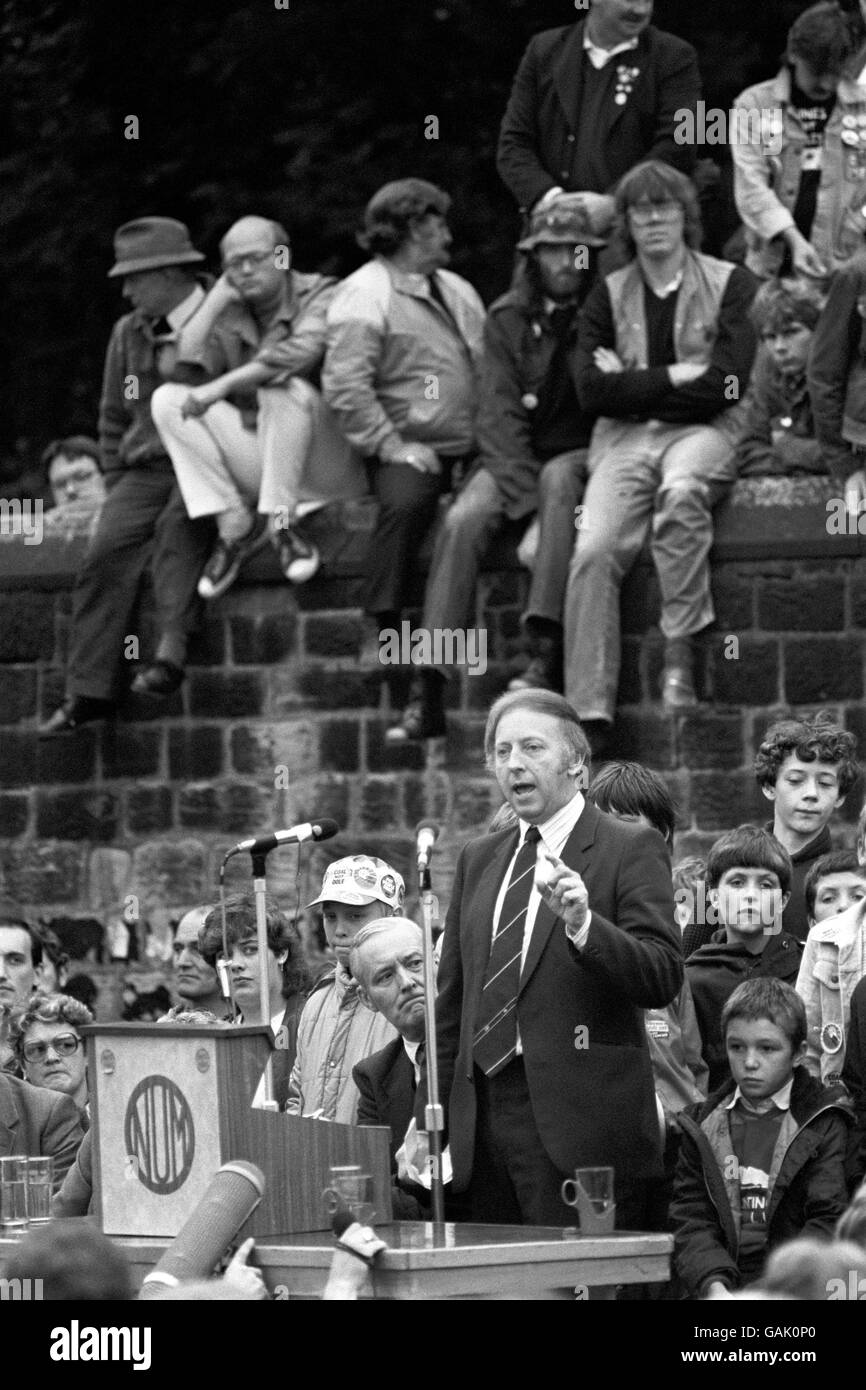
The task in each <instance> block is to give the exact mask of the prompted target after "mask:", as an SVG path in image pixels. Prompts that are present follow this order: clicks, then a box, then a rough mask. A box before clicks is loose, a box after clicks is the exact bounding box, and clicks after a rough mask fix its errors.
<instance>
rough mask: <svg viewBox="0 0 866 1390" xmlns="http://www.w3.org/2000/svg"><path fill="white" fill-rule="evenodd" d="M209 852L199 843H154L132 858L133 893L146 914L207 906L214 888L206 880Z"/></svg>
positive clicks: (145, 845)
mask: <svg viewBox="0 0 866 1390" xmlns="http://www.w3.org/2000/svg"><path fill="white" fill-rule="evenodd" d="M207 857H208V856H207V852H206V850H205V847H204V845H203V844H202V843H201V841H199V840H193V839H183V840H151V841H148V842H147V843H146V844H143V845H139V846H138V848H137V849H136V850H135V851H134V853H133V858H132V883H133V891H134V892H136V893H137V894H138V896H139V899H140V901H141V905H142V911H145V910H146V908H147V907H149V906H156V905H162V906H167V907H171V906H173V905H175V904H177V903H196V902H207V901H208V900H209V895H210V894H211V893H212V892H213V885H212V883H211V882H210V880H207V879H206V878H205V869H206V866H207Z"/></svg>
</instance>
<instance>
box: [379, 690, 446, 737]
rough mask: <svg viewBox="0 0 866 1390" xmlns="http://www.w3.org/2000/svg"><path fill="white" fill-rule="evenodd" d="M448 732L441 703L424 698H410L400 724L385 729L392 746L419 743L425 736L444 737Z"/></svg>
mask: <svg viewBox="0 0 866 1390" xmlns="http://www.w3.org/2000/svg"><path fill="white" fill-rule="evenodd" d="M446 732H447V729H446V725H445V711H444V710H443V708H442V705H441V703H439V702H433V701H431V700H425V699H423V698H421V699H417V700H410V701H409V704H408V705H407V706H406V708H405V709H404V711H403V718H402V719H401V720H400V723H399V724H395V725H394V726H393V727H392V728H390V729H386V730H385V742H386V743H387V744H390V745H391V746H392V747H393V746H394V745H395V744H401V743H417V742H420V741H421V740H422V739H425V738H442V737H443V736H444V734H445V733H446Z"/></svg>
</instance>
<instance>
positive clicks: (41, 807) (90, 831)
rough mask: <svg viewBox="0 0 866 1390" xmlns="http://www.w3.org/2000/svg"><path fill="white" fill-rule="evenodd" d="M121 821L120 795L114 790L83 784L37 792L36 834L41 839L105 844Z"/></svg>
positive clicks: (112, 837)
mask: <svg viewBox="0 0 866 1390" xmlns="http://www.w3.org/2000/svg"><path fill="white" fill-rule="evenodd" d="M119 821H120V802H119V798H118V797H117V796H115V795H113V794H112V793H111V792H108V791H100V790H98V789H97V788H92V787H79V788H78V789H77V790H76V791H42V790H39V791H37V793H36V834H37V835H38V836H39V837H40V838H41V839H45V840H90V841H96V842H97V843H102V844H105V843H107V842H108V841H110V840H113V839H114V836H115V834H116V833H117V828H118V824H119Z"/></svg>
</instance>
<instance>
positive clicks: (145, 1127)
mask: <svg viewBox="0 0 866 1390" xmlns="http://www.w3.org/2000/svg"><path fill="white" fill-rule="evenodd" d="M123 1137H124V1141H125V1143H126V1155H127V1163H128V1164H129V1165H130V1166H131V1167H133V1168H134V1171H135V1174H136V1176H137V1177H138V1178H140V1180H141V1181H142V1182H143V1183H144V1185H145V1187H147V1188H149V1189H150V1191H151V1192H156V1193H158V1194H159V1196H161V1197H165V1196H167V1195H168V1194H169V1193H170V1192H176V1191H177V1189H178V1188H179V1187H182V1186H183V1184H184V1183H185V1182H186V1180H187V1178H188V1177H189V1172H190V1169H191V1168H192V1161H193V1158H194V1156H195V1125H194V1123H193V1118H192V1111H191V1110H190V1108H189V1105H188V1104H187V1101H186V1097H185V1096H184V1094H183V1091H181V1089H180V1087H179V1086H176V1085H175V1083H174V1082H173V1081H170V1080H169V1078H168V1077H167V1076H146V1077H145V1079H144V1080H143V1081H140V1082H139V1083H138V1085H137V1086H136V1088H135V1090H134V1091H133V1092H132V1095H131V1096H130V1097H129V1103H128V1105H127V1107H126V1117H125V1119H124V1122H123Z"/></svg>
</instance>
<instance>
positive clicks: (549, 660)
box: [508, 634, 562, 694]
mask: <svg viewBox="0 0 866 1390" xmlns="http://www.w3.org/2000/svg"><path fill="white" fill-rule="evenodd" d="M529 649H530V653H531V655H532V660H531V661H530V663H529V665H528V666H527V668H526V670H525V671H521V673H520V675H519V676H515V677H514V678H513V680H510V681H509V682H508V689H509V690H555V691H557V693H559V694H561V693H562V637H561V636H558V637H551V636H549V635H547V634H545V635H544V636H543V637H542V636H534V637H532V638H531V639H530V648H529Z"/></svg>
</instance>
